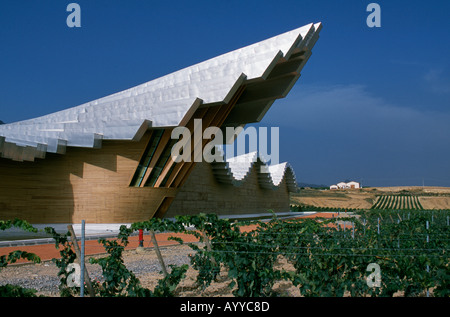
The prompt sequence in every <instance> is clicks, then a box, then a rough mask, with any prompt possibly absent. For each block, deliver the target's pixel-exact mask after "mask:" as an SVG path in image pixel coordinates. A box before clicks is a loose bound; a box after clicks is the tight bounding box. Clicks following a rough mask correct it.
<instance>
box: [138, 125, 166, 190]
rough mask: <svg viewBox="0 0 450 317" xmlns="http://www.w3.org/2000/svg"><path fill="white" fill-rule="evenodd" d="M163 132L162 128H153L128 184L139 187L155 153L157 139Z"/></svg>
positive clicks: (158, 139)
mask: <svg viewBox="0 0 450 317" xmlns="http://www.w3.org/2000/svg"><path fill="white" fill-rule="evenodd" d="M163 134H164V130H163V129H159V130H154V131H153V133H152V136H151V137H150V140H149V142H148V145H147V148H146V149H145V152H144V155H143V156H142V158H141V161H140V162H139V165H138V167H137V169H136V172H135V173H134V176H133V179H132V180H131V184H130V186H134V187H139V186H141V183H142V180H143V179H144V175H145V172H147V169H148V166H149V165H150V162H151V161H152V158H153V155H154V154H155V151H156V148H157V147H158V144H159V141H161V137H162V135H163Z"/></svg>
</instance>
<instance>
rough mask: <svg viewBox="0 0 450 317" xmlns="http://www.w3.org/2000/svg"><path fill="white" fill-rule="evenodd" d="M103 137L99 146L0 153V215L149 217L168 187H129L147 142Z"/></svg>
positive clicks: (170, 193) (106, 219)
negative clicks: (33, 155)
mask: <svg viewBox="0 0 450 317" xmlns="http://www.w3.org/2000/svg"><path fill="white" fill-rule="evenodd" d="M149 136H150V133H149V132H147V133H146V134H145V135H144V137H143V138H142V139H141V140H140V141H139V142H130V141H104V142H103V146H102V148H101V149H85V148H67V152H66V154H65V155H58V154H48V155H47V157H46V159H45V160H36V161H35V162H14V161H11V160H6V159H0V175H1V180H0V219H12V218H16V217H17V218H20V219H25V220H27V221H29V222H30V223H76V222H81V220H83V219H84V220H86V222H89V223H129V222H135V221H142V220H147V219H150V218H151V217H153V215H154V214H155V213H156V211H157V210H158V207H159V206H160V205H161V203H162V202H163V201H164V199H165V198H166V197H175V195H176V192H177V190H176V189H173V188H135V187H130V186H129V182H130V175H133V173H134V171H135V170H136V167H137V164H138V161H139V159H140V156H141V155H142V151H143V149H144V147H145V145H146V144H147V142H148V139H149Z"/></svg>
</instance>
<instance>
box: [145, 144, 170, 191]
mask: <svg viewBox="0 0 450 317" xmlns="http://www.w3.org/2000/svg"><path fill="white" fill-rule="evenodd" d="M177 142H178V139H171V140H170V142H169V143H167V145H166V147H165V148H164V151H163V153H162V154H161V156H160V157H159V159H158V161H157V162H156V165H155V166H154V167H153V168H152V171H151V172H150V176H149V177H148V180H147V182H146V183H145V186H155V183H156V181H157V180H158V178H159V176H160V175H161V173H162V171H163V169H164V166H166V164H167V161H168V160H169V159H170V156H171V151H172V147H173V146H174V145H175V143H177Z"/></svg>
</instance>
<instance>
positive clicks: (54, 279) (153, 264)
mask: <svg viewBox="0 0 450 317" xmlns="http://www.w3.org/2000/svg"><path fill="white" fill-rule="evenodd" d="M189 253H192V249H191V248H190V247H188V246H171V247H164V248H161V254H162V256H163V259H164V262H165V265H166V267H167V269H169V265H178V266H179V265H182V264H190V259H189V257H188V254H189ZM103 256H105V255H97V256H95V257H103ZM123 258H124V263H125V265H126V267H127V268H128V269H129V270H130V271H132V272H133V273H134V274H135V275H136V276H137V277H138V278H139V279H140V280H141V283H142V285H143V286H144V287H148V288H150V289H153V287H154V286H155V285H156V283H157V281H158V280H159V279H161V278H162V275H161V273H160V272H161V271H162V268H161V265H160V263H159V261H158V258H157V256H156V253H155V251H154V249H153V248H145V249H144V250H142V251H136V250H129V251H125V252H124V256H123ZM86 263H87V264H86V266H87V270H88V272H89V276H90V277H91V279H96V280H98V281H102V278H103V277H102V272H101V268H100V266H99V265H97V264H90V263H88V260H86ZM58 271H59V269H58V267H56V265H55V264H54V263H53V262H50V261H46V262H43V263H40V264H24V265H9V266H8V267H6V268H4V269H3V270H1V271H0V285H5V284H12V285H19V286H22V287H25V288H32V289H36V290H37V291H38V293H37V294H38V295H44V296H59V290H58V285H59V278H58V276H57V274H58Z"/></svg>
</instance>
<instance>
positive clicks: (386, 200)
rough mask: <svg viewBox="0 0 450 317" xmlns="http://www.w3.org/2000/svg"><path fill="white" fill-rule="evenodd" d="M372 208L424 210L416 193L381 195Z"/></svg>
mask: <svg viewBox="0 0 450 317" xmlns="http://www.w3.org/2000/svg"><path fill="white" fill-rule="evenodd" d="M371 209H381V210H383V209H389V210H423V207H422V205H421V203H420V200H419V197H417V196H415V195H381V196H378V197H377V200H376V202H375V204H374V205H373V206H372V208H371Z"/></svg>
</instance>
